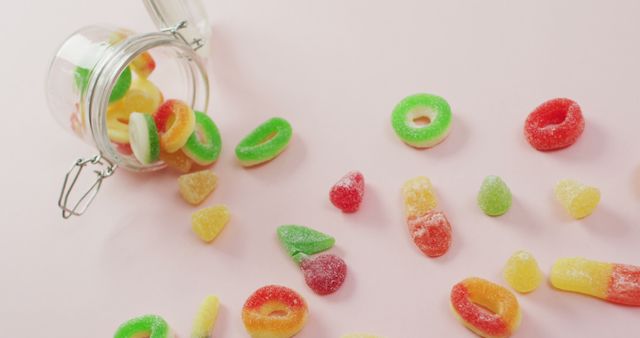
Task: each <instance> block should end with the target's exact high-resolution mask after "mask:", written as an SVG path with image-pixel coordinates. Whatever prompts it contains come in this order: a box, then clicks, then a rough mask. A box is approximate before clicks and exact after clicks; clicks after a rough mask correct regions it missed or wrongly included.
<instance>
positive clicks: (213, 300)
mask: <svg viewBox="0 0 640 338" xmlns="http://www.w3.org/2000/svg"><path fill="white" fill-rule="evenodd" d="M219 308H220V301H219V300H218V297H216V296H207V298H205V299H204V301H203V302H202V304H201V305H200V309H198V314H197V315H196V317H195V319H194V320H193V328H192V329H191V338H211V336H212V333H213V327H214V325H215V324H216V319H217V318H218V309H219Z"/></svg>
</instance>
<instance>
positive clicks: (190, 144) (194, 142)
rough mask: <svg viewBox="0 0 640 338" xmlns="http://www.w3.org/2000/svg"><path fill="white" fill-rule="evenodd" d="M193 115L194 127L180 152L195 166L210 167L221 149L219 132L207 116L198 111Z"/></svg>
mask: <svg viewBox="0 0 640 338" xmlns="http://www.w3.org/2000/svg"><path fill="white" fill-rule="evenodd" d="M194 113H195V115H196V126H195V129H194V131H193V133H192V134H191V136H189V139H188V140H187V143H186V144H185V145H184V148H182V151H183V152H184V153H185V155H187V156H189V158H191V159H192V160H193V161H194V162H196V163H197V164H199V165H210V164H212V163H213V162H215V161H216V160H217V159H218V156H220V150H221V149H222V139H221V138H220V132H219V131H218V127H217V126H216V124H215V123H213V120H211V118H210V117H209V115H207V114H205V113H202V112H199V111H196V112H194Z"/></svg>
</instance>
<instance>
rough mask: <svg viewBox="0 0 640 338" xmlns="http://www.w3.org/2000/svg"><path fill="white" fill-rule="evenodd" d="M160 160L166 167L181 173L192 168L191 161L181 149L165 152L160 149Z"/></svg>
mask: <svg viewBox="0 0 640 338" xmlns="http://www.w3.org/2000/svg"><path fill="white" fill-rule="evenodd" d="M160 160H162V161H163V162H164V163H165V164H166V165H167V167H169V168H171V169H173V170H175V171H177V172H179V173H182V174H186V173H188V172H190V171H191V168H193V161H192V160H191V159H190V158H189V157H188V156H187V155H185V154H184V153H183V152H182V150H178V151H176V152H175V153H167V152H164V151H162V150H161V151H160Z"/></svg>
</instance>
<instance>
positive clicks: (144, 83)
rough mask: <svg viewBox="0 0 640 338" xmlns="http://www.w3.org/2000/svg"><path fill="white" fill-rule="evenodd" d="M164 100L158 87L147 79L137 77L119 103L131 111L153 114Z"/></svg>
mask: <svg viewBox="0 0 640 338" xmlns="http://www.w3.org/2000/svg"><path fill="white" fill-rule="evenodd" d="M162 102H164V96H163V95H162V92H160V89H158V87H156V86H155V85H154V84H153V83H152V82H151V81H149V80H147V79H144V78H136V79H135V80H133V83H132V84H131V87H130V88H129V91H128V92H127V94H126V95H125V96H124V97H123V98H122V100H121V102H119V103H120V104H121V105H122V106H123V107H124V108H125V110H126V111H128V112H130V113H131V112H137V113H147V114H153V113H154V112H155V111H156V110H157V109H158V107H159V106H160V105H161V104H162Z"/></svg>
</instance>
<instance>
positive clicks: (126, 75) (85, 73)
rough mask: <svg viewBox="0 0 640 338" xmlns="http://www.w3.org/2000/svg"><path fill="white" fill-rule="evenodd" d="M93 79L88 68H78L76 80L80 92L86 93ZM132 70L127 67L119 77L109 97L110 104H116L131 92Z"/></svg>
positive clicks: (75, 74) (75, 75)
mask: <svg viewBox="0 0 640 338" xmlns="http://www.w3.org/2000/svg"><path fill="white" fill-rule="evenodd" d="M90 77H91V71H90V70H89V69H86V68H82V67H76V69H75V73H74V78H75V83H76V88H78V90H79V91H80V92H84V91H85V90H87V87H88V86H89V78H90ZM131 80H132V77H131V69H129V67H126V68H125V69H124V70H123V71H122V73H121V74H120V76H118V80H116V83H115V85H113V89H112V90H111V96H109V103H113V102H116V101H118V100H120V99H121V98H123V97H124V95H125V94H126V93H127V91H128V90H129V87H130V86H131Z"/></svg>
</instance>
